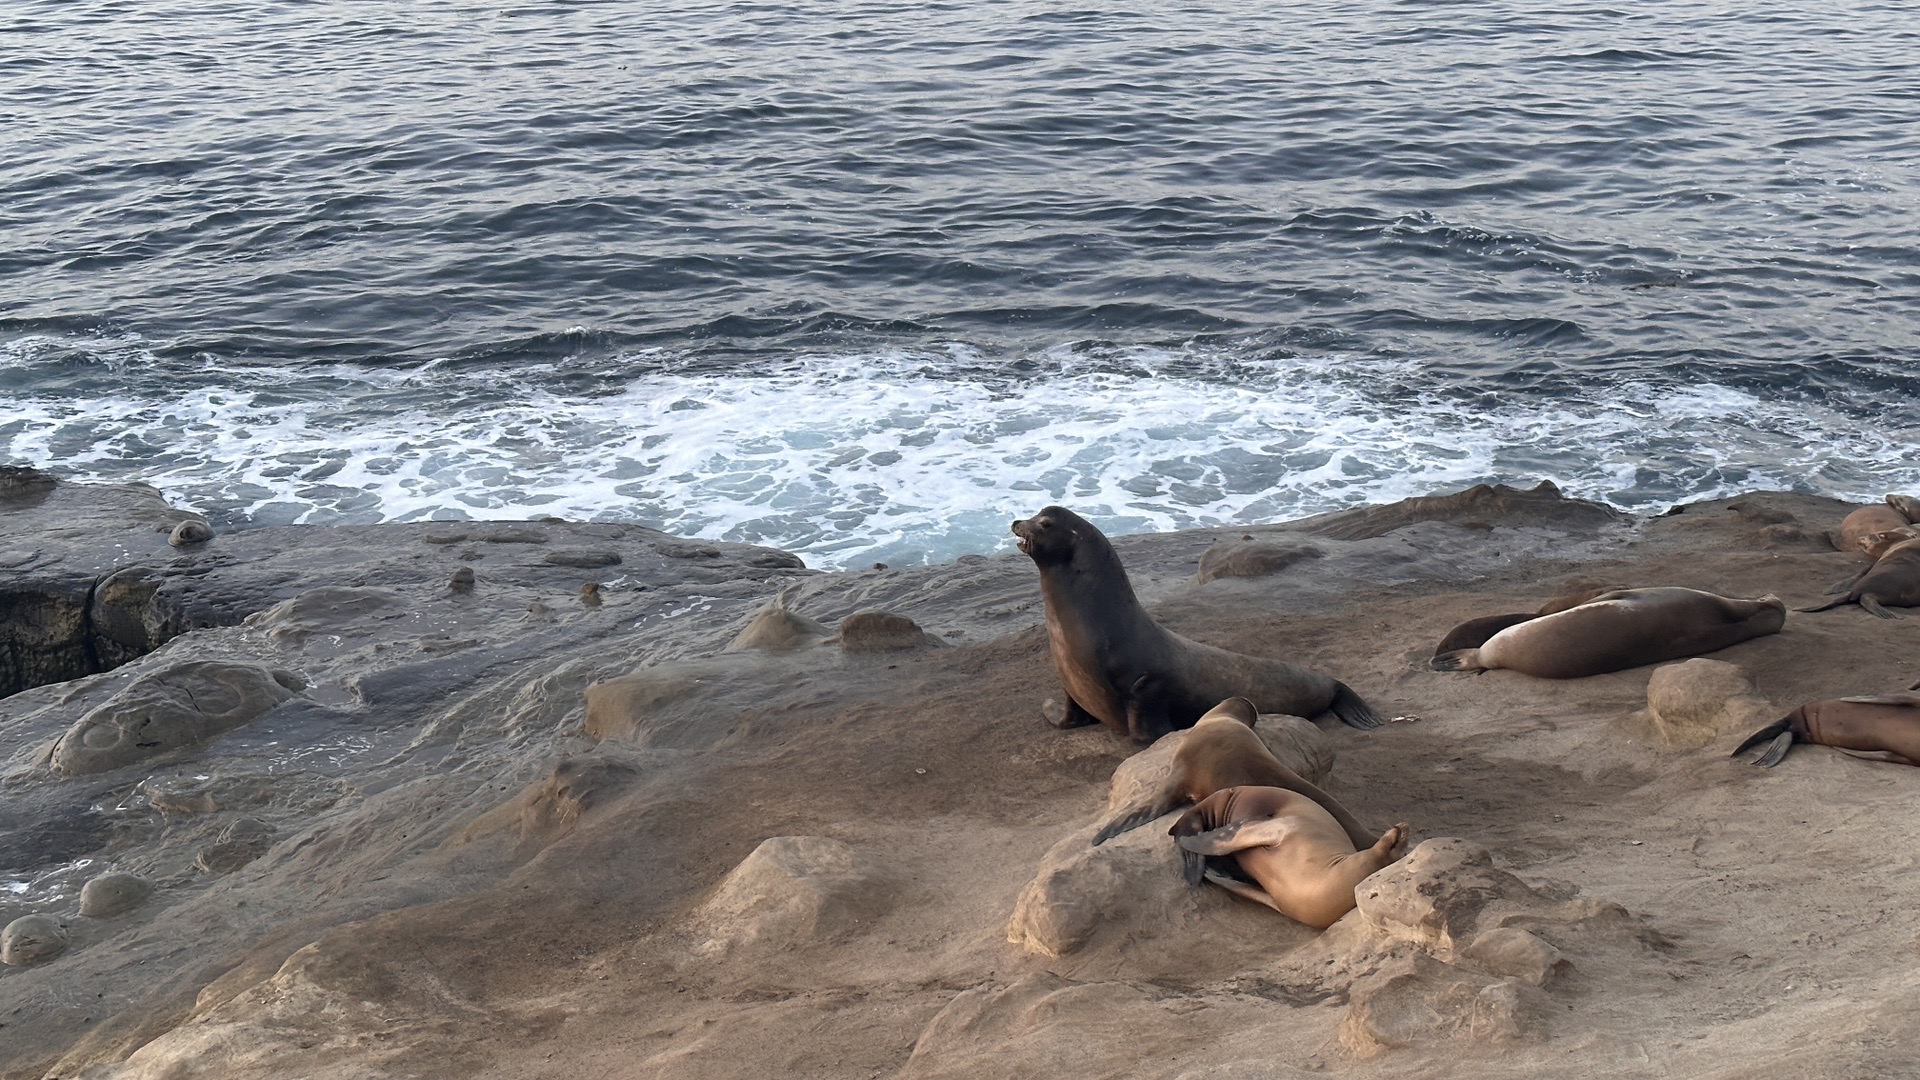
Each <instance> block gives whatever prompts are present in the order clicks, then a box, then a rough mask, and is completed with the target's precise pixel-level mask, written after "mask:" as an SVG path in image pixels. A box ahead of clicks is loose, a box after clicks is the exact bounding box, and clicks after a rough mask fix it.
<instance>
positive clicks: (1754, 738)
mask: <svg viewBox="0 0 1920 1080" xmlns="http://www.w3.org/2000/svg"><path fill="white" fill-rule="evenodd" d="M1782 737H1785V739H1786V741H1787V745H1788V746H1791V745H1793V727H1792V724H1791V722H1790V721H1789V720H1788V719H1787V718H1785V717H1782V718H1781V719H1779V720H1775V721H1774V722H1773V723H1771V724H1768V725H1767V726H1766V727H1763V728H1761V729H1760V730H1759V731H1756V732H1754V733H1753V734H1751V735H1749V736H1747V740H1746V741H1745V742H1743V743H1741V744H1740V745H1739V746H1736V747H1734V749H1733V753H1731V754H1728V755H1727V756H1728V757H1739V756H1740V755H1741V754H1744V753H1746V752H1747V751H1749V750H1751V749H1753V748H1754V747H1756V746H1759V745H1760V744H1761V743H1763V742H1771V743H1773V744H1774V745H1773V746H1772V747H1769V748H1768V749H1767V752H1766V754H1765V755H1764V756H1763V758H1762V759H1761V760H1765V758H1767V757H1771V758H1773V760H1772V761H1768V762H1767V763H1766V764H1767V767H1768V768H1772V767H1773V766H1775V765H1778V764H1780V759H1781V758H1783V757H1786V756H1787V752H1786V750H1784V749H1781V748H1780V745H1779V743H1780V739H1781V738H1782ZM1775 750H1779V754H1778V756H1775V754H1774V751H1775ZM1754 764H1755V765H1758V764H1760V761H1755V762H1754Z"/></svg>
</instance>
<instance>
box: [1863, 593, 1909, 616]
mask: <svg viewBox="0 0 1920 1080" xmlns="http://www.w3.org/2000/svg"><path fill="white" fill-rule="evenodd" d="M1860 606H1861V607H1863V608H1866V609H1867V614H1869V615H1872V616H1873V617H1875V618H1877V619H1898V618H1902V617H1903V616H1900V615H1896V614H1894V613H1893V612H1891V611H1888V610H1887V609H1886V608H1883V607H1881V606H1880V598H1879V597H1877V596H1875V595H1873V594H1872V593H1861V594H1860Z"/></svg>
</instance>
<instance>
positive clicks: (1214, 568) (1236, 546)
mask: <svg viewBox="0 0 1920 1080" xmlns="http://www.w3.org/2000/svg"><path fill="white" fill-rule="evenodd" d="M1324 555H1326V550H1325V549H1323V548H1321V547H1320V545H1318V544H1314V543H1310V542H1308V541H1305V540H1254V541H1247V542H1239V543H1224V544H1215V545H1213V546H1212V547H1210V548H1208V549H1207V550H1206V553H1205V554H1203V555H1201V556H1200V572H1199V574H1198V575H1196V577H1195V581H1196V583H1197V584H1201V585H1205V584H1206V583H1207V582H1209V581H1214V580H1217V579H1219V578H1256V577H1266V576H1267V575H1269V574H1277V573H1279V572H1280V571H1282V570H1285V569H1286V568H1287V567H1289V566H1292V565H1293V564H1294V563H1297V562H1304V561H1305V560H1308V559H1318V558H1321V557H1322V556H1324Z"/></svg>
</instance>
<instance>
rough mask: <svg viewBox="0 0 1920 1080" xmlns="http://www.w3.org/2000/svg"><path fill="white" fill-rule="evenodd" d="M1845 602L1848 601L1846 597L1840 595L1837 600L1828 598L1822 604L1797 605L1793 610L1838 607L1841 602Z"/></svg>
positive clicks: (1820, 609) (1819, 609) (1822, 609)
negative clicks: (1812, 605) (1810, 605)
mask: <svg viewBox="0 0 1920 1080" xmlns="http://www.w3.org/2000/svg"><path fill="white" fill-rule="evenodd" d="M1847 602H1848V601H1847V598H1846V597H1844V596H1842V597H1840V598H1839V599H1837V600H1829V601H1827V602H1826V603H1824V604H1819V605H1816V606H1814V607H1797V608H1794V609H1793V610H1795V611H1825V610H1827V609H1828V608H1837V607H1839V606H1840V605H1841V604H1844V603H1847Z"/></svg>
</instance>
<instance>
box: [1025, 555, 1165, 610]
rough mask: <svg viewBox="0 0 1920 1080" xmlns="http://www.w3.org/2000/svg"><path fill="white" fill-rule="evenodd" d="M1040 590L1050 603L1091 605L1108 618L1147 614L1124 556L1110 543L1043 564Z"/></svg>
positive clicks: (1076, 605) (1055, 604)
mask: <svg viewBox="0 0 1920 1080" xmlns="http://www.w3.org/2000/svg"><path fill="white" fill-rule="evenodd" d="M1040 591H1041V593H1042V595H1044V596H1045V597H1046V600H1047V603H1048V604H1049V605H1050V606H1053V607H1055V608H1056V609H1058V608H1059V607H1060V606H1061V605H1072V606H1074V607H1076V608H1078V607H1081V606H1083V605H1090V606H1092V608H1093V609H1094V610H1098V611H1100V612H1101V613H1102V615H1103V616H1104V617H1105V618H1109V619H1111V618H1114V617H1123V618H1124V617H1132V616H1133V615H1135V614H1136V613H1138V614H1140V615H1144V614H1145V612H1144V611H1143V610H1142V609H1141V607H1140V601H1139V598H1137V597H1136V596H1134V594H1133V583H1132V582H1130V581H1128V580H1127V571H1126V569H1125V568H1124V567H1122V566H1121V565H1120V557H1119V556H1118V555H1115V554H1114V553H1113V549H1112V548H1110V547H1107V546H1106V545H1104V544H1103V545H1101V546H1100V547H1099V548H1094V549H1091V550H1090V549H1088V548H1085V547H1083V548H1080V549H1079V550H1076V551H1075V552H1074V553H1073V558H1071V559H1069V560H1067V561H1066V562H1059V563H1052V564H1050V565H1047V566H1043V567H1041V568H1040Z"/></svg>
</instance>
